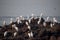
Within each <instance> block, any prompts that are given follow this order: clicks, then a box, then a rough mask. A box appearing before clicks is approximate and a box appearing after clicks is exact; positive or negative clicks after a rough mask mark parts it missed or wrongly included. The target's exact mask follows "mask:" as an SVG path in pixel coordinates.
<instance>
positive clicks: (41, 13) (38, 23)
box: [38, 13, 43, 24]
mask: <svg viewBox="0 0 60 40" xmlns="http://www.w3.org/2000/svg"><path fill="white" fill-rule="evenodd" d="M42 16H43V13H41V14H40V18H39V21H38V24H39V23H40V21H41V17H42Z"/></svg>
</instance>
